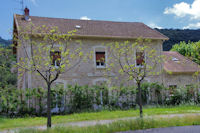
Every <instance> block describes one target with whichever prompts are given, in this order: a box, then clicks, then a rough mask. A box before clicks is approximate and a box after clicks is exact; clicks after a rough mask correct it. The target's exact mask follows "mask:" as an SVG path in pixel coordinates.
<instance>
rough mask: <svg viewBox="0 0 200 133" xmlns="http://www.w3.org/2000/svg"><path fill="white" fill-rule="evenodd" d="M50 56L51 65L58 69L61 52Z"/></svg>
mask: <svg viewBox="0 0 200 133" xmlns="http://www.w3.org/2000/svg"><path fill="white" fill-rule="evenodd" d="M50 56H51V64H52V65H53V66H56V67H58V66H60V60H61V53H60V51H54V52H50Z"/></svg>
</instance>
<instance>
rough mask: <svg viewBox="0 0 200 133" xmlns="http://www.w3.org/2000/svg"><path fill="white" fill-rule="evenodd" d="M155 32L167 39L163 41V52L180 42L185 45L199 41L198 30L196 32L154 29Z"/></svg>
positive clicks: (199, 31) (199, 30)
mask: <svg viewBox="0 0 200 133" xmlns="http://www.w3.org/2000/svg"><path fill="white" fill-rule="evenodd" d="M156 30H157V31H159V32H161V33H162V34H164V35H165V36H167V37H168V38H170V39H169V40H168V41H165V42H164V44H163V50H164V51H169V50H170V49H171V48H172V46H173V45H174V44H176V43H179V42H180V41H185V42H186V43H187V42H189V41H191V42H197V41H199V40H200V29H198V30H189V29H185V30H180V29H156Z"/></svg>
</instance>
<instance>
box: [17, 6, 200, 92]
mask: <svg viewBox="0 0 200 133" xmlns="http://www.w3.org/2000/svg"><path fill="white" fill-rule="evenodd" d="M30 23H31V24H34V25H35V26H43V25H45V26H47V27H52V26H57V27H58V29H59V31H60V32H61V33H63V34H65V33H67V32H68V31H71V30H74V29H76V30H77V32H76V35H75V38H76V39H80V40H81V41H82V44H83V51H84V52H89V51H93V53H94V54H93V59H92V60H90V61H89V62H88V63H84V62H82V63H81V64H80V65H79V66H78V67H77V68H75V69H73V70H71V71H69V72H67V73H66V74H64V75H61V76H60V78H59V79H57V80H56V82H57V83H62V84H63V85H64V86H65V87H66V86H67V84H76V83H78V84H79V85H86V84H87V85H96V84H98V83H99V82H108V78H106V77H105V76H104V75H103V72H102V71H103V69H104V68H105V66H106V65H107V62H106V61H107V60H108V58H109V57H108V49H107V48H106V47H105V46H102V44H103V43H104V44H105V43H110V42H114V41H118V42H124V41H126V40H128V41H130V43H134V42H135V40H136V39H137V38H144V39H151V40H152V41H151V43H149V44H148V45H149V46H150V47H152V49H156V51H157V54H158V55H159V56H161V55H163V54H164V55H165V56H167V57H169V56H171V57H172V60H170V59H169V58H166V60H165V62H164V64H163V63H159V64H158V65H157V66H156V72H162V71H163V70H164V72H163V73H162V74H159V75H155V76H151V77H147V78H145V81H148V82H159V83H163V84H164V85H165V86H175V85H189V84H192V83H196V82H199V79H198V78H196V79H194V80H191V79H192V75H193V73H194V72H196V71H197V70H199V68H198V65H196V64H195V63H193V62H192V61H189V60H187V59H186V58H185V57H183V56H181V55H179V54H178V53H175V52H163V51H162V49H163V48H162V45H163V42H164V41H165V40H167V39H168V38H167V37H166V36H164V35H162V34H161V33H159V32H158V31H156V30H153V29H151V28H150V27H148V26H146V25H145V24H143V23H138V22H113V21H96V20H76V19H63V18H47V17H36V16H29V10H28V9H25V15H17V14H16V15H14V30H13V32H14V34H15V35H18V33H19V32H20V30H19V29H20V27H25V26H27V25H29V24H30ZM38 34H39V33H38ZM17 38H19V39H22V38H20V36H17ZM32 39H34V40H37V41H41V40H40V39H39V38H36V37H34V36H33V37H32ZM14 44H15V45H16V46H17V45H18V42H14ZM25 45H29V44H25ZM14 53H16V55H17V61H19V60H20V57H23V56H24V55H25V54H24V51H23V48H22V47H17V49H16V47H14ZM57 56H60V55H59V52H58V53H57ZM100 58H104V61H101V59H100ZM167 59H168V60H167ZM182 61H187V62H189V63H190V64H193V65H194V66H191V67H190V66H189V65H186V66H183V65H184V64H185V63H181V64H180V63H178V62H182ZM54 63H55V61H54ZM136 64H137V63H136ZM179 68H180V69H179ZM186 68H187V69H186ZM20 74H21V73H19V72H18V75H20ZM108 76H109V77H111V83H110V85H120V84H121V81H123V83H125V84H126V85H131V83H129V82H128V81H127V80H124V77H122V76H120V75H119V74H117V73H109V75H108ZM115 77H118V79H115ZM186 81H187V82H186ZM41 86H44V82H42V80H41V79H40V78H38V77H37V76H36V75H34V74H33V73H28V72H26V71H25V72H24V73H22V76H21V77H20V78H18V88H27V87H28V88H34V87H41Z"/></svg>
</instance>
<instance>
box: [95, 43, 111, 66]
mask: <svg viewBox="0 0 200 133" xmlns="http://www.w3.org/2000/svg"><path fill="white" fill-rule="evenodd" d="M98 48H102V49H104V51H101V50H100V51H98ZM93 51H94V54H93V57H94V58H93V60H94V66H95V68H97V69H103V68H106V66H107V65H108V64H107V47H105V46H94V47H93ZM96 52H105V63H104V65H103V66H97V64H96Z"/></svg>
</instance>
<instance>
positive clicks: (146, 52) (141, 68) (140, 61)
mask: <svg viewBox="0 0 200 133" xmlns="http://www.w3.org/2000/svg"><path fill="white" fill-rule="evenodd" d="M150 42H151V40H149V39H142V38H138V39H137V40H136V41H135V42H134V43H131V42H129V41H125V42H122V43H119V42H114V43H109V44H107V46H108V51H109V52H108V53H110V54H111V55H110V57H109V61H108V62H109V63H108V64H109V67H108V68H107V69H108V71H113V70H114V69H116V68H119V69H116V70H117V71H118V73H119V74H120V75H122V76H125V77H127V79H128V80H130V81H131V82H132V84H134V81H135V83H136V85H137V90H138V93H137V95H138V98H139V101H138V105H139V107H140V117H141V118H142V117H143V110H142V89H141V84H142V82H143V81H144V80H145V77H147V76H153V75H159V74H160V72H161V71H156V68H158V67H157V65H158V64H159V63H160V62H161V58H162V56H161V51H160V53H159V51H156V49H154V48H153V46H150V45H151V44H150Z"/></svg>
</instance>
